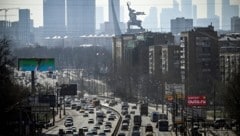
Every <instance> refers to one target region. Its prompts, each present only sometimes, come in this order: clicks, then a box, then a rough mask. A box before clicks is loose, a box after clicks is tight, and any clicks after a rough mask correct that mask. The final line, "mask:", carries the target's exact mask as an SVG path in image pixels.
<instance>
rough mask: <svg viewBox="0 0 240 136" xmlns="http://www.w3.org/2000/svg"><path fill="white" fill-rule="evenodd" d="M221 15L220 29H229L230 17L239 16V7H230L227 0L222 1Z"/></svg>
mask: <svg viewBox="0 0 240 136" xmlns="http://www.w3.org/2000/svg"><path fill="white" fill-rule="evenodd" d="M221 9H222V12H221V13H222V14H221V28H222V30H230V29H231V23H230V22H231V17H233V16H239V6H238V5H230V1H229V0H222V4H221Z"/></svg>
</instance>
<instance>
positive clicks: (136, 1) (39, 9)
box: [0, 0, 240, 27]
mask: <svg viewBox="0 0 240 136" xmlns="http://www.w3.org/2000/svg"><path fill="white" fill-rule="evenodd" d="M128 1H130V2H131V4H132V6H133V8H134V9H136V10H137V11H143V12H145V13H146V14H147V15H148V13H149V10H150V8H151V7H157V9H158V16H157V17H158V18H159V14H160V12H161V10H162V8H171V7H172V6H173V5H172V4H173V0H147V2H146V0H121V1H120V5H121V6H122V7H124V17H123V18H124V21H125V22H127V20H128V19H129V17H128V11H127V5H126V3H127V2H128ZM224 1H226V0H224ZM177 2H179V4H181V2H180V0H177ZM221 3H222V2H221V0H216V2H215V6H216V8H215V12H216V15H218V16H220V14H221ZM192 4H193V5H197V17H198V18H205V17H207V13H206V8H207V0H192ZM230 4H231V5H238V6H240V1H239V0H230ZM96 6H97V7H104V21H107V20H108V0H96ZM0 8H22V9H23V8H27V9H30V12H31V19H33V20H34V26H35V27H38V26H43V0H0ZM11 12H13V13H11ZM239 12H240V11H239ZM9 14H10V16H9V19H10V20H16V19H17V13H16V11H9ZM11 14H12V15H11ZM0 15H1V16H0V19H3V15H4V14H3V12H0ZM144 17H145V16H142V17H139V18H140V19H144Z"/></svg>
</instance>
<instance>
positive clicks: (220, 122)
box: [213, 119, 226, 129]
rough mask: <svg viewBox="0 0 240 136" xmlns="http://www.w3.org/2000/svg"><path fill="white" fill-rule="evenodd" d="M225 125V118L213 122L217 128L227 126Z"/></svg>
mask: <svg viewBox="0 0 240 136" xmlns="http://www.w3.org/2000/svg"><path fill="white" fill-rule="evenodd" d="M225 125H226V120H225V119H217V120H215V121H214V123H213V127H214V128H215V129H219V128H222V127H225Z"/></svg>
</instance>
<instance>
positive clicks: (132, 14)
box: [127, 2, 145, 29]
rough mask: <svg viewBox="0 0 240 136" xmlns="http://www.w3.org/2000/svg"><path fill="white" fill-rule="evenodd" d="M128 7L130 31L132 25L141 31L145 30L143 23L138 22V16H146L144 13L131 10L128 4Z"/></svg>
mask: <svg viewBox="0 0 240 136" xmlns="http://www.w3.org/2000/svg"><path fill="white" fill-rule="evenodd" d="M127 6H128V11H129V18H130V20H129V21H128V23H127V24H128V29H130V26H131V25H135V26H138V27H139V28H140V29H143V27H142V21H141V20H137V15H145V13H144V12H136V11H135V10H134V9H132V8H130V3H129V2H128V3H127Z"/></svg>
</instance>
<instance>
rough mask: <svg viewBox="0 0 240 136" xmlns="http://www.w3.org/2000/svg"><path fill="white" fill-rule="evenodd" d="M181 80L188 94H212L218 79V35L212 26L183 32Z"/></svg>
mask: <svg viewBox="0 0 240 136" xmlns="http://www.w3.org/2000/svg"><path fill="white" fill-rule="evenodd" d="M180 48H181V49H180V54H181V55H180V70H181V80H182V83H184V84H185V86H186V91H187V92H186V94H193V95H210V92H211V87H212V85H213V81H214V80H217V79H218V75H219V72H218V69H219V68H218V67H219V65H218V62H219V61H218V58H219V50H218V37H217V32H216V31H214V28H213V27H212V26H208V27H197V28H194V29H193V30H192V31H188V32H182V33H181V44H180Z"/></svg>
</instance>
